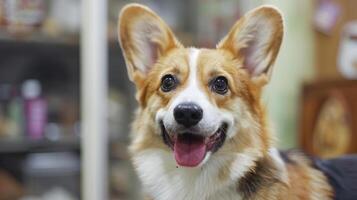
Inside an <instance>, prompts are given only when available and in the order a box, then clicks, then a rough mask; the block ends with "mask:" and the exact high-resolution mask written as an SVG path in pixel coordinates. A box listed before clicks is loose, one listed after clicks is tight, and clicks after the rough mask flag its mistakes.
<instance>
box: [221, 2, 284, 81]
mask: <svg viewBox="0 0 357 200" xmlns="http://www.w3.org/2000/svg"><path fill="white" fill-rule="evenodd" d="M283 29H284V28H283V19H282V16H281V14H280V12H279V11H278V10H277V9H276V8H274V7H270V6H263V7H260V8H257V9H255V10H253V11H250V12H249V13H247V14H246V15H245V16H243V17H242V18H241V19H240V20H239V21H238V22H236V24H235V25H234V26H233V28H232V29H231V30H230V32H229V33H228V35H227V36H226V37H225V38H223V40H222V41H221V42H220V43H219V44H218V45H217V49H225V50H228V51H230V52H231V53H232V54H233V55H234V57H235V59H238V60H242V61H243V67H244V68H245V69H246V70H247V71H248V72H249V74H250V75H251V77H252V79H253V80H265V81H263V82H265V83H266V82H267V81H269V79H270V76H271V72H272V65H273V64H274V61H275V59H276V57H277V54H278V52H279V48H280V44H281V41H282V38H283V31H284V30H283ZM259 82H261V81H259Z"/></svg>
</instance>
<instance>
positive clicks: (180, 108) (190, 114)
mask: <svg viewBox="0 0 357 200" xmlns="http://www.w3.org/2000/svg"><path fill="white" fill-rule="evenodd" d="M202 116H203V110H202V108H201V107H200V106H198V105H197V104H194V103H181V104H179V105H177V106H176V108H175V109H174V117H175V120H176V122H177V123H179V124H182V125H184V126H185V127H187V128H188V127H191V126H194V125H196V124H197V123H198V122H199V121H201V119H202Z"/></svg>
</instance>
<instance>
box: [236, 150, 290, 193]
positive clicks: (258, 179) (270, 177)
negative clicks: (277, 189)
mask: <svg viewBox="0 0 357 200" xmlns="http://www.w3.org/2000/svg"><path fill="white" fill-rule="evenodd" d="M272 151H276V150H272ZM275 153H276V152H274V153H273V154H275ZM276 156H277V155H272V153H270V154H269V155H267V156H264V157H262V158H260V159H258V160H257V161H256V162H255V166H254V167H252V169H250V170H249V171H248V172H246V173H245V175H244V176H243V177H242V178H240V179H239V180H238V186H237V191H238V193H240V195H241V196H242V197H243V199H254V197H255V196H256V195H257V194H258V192H259V191H260V190H261V189H262V188H269V186H271V185H274V184H276V183H281V182H284V178H283V177H282V171H281V170H282V168H283V166H282V165H281V163H280V161H279V160H277V159H279V158H278V157H276ZM283 171H284V170H283Z"/></svg>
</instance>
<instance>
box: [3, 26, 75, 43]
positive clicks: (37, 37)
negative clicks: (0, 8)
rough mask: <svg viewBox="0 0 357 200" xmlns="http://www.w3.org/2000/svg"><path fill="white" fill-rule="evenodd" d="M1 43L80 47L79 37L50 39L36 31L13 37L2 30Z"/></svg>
mask: <svg viewBox="0 0 357 200" xmlns="http://www.w3.org/2000/svg"><path fill="white" fill-rule="evenodd" d="M0 41H10V42H22V43H45V44H64V45H78V44H79V36H78V35H77V36H76V35H74V36H65V37H50V36H46V35H44V34H42V33H41V32H38V31H35V32H34V33H29V34H28V35H25V36H16V35H12V34H10V33H8V32H6V31H4V30H1V29H0Z"/></svg>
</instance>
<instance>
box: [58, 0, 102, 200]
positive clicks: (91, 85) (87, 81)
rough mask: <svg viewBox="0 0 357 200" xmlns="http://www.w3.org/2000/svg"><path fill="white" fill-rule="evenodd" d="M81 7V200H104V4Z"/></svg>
mask: <svg viewBox="0 0 357 200" xmlns="http://www.w3.org/2000/svg"><path fill="white" fill-rule="evenodd" d="M81 4H82V11H81V13H82V19H81V22H82V27H81V49H80V50H81V121H82V124H81V125H82V126H81V127H82V128H81V130H82V132H81V159H82V181H81V184H82V197H81V199H83V200H107V199H108V181H107V178H108V174H107V170H108V169H107V168H108V167H107V164H108V159H107V158H108V152H107V148H108V147H107V143H108V136H107V133H108V132H107V89H108V83H107V65H108V62H107V56H108V53H107V34H106V33H107V1H106V0H82V1H81ZM64 12H66V11H64Z"/></svg>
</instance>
